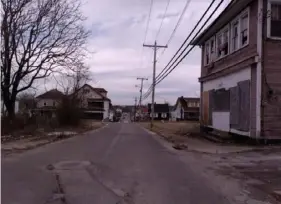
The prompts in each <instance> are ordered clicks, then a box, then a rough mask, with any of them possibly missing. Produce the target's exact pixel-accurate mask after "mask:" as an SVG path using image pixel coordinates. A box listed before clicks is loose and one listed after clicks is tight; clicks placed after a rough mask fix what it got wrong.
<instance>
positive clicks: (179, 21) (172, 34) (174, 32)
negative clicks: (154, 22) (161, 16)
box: [157, 0, 191, 60]
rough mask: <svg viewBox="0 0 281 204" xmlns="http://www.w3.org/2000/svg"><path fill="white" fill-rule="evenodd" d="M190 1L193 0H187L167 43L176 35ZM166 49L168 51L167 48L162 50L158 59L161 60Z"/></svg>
mask: <svg viewBox="0 0 281 204" xmlns="http://www.w3.org/2000/svg"><path fill="white" fill-rule="evenodd" d="M190 1H191V0H187V1H186V3H185V5H184V8H183V10H182V12H181V15H180V17H179V19H178V21H177V23H176V26H175V27H174V29H173V31H172V33H171V35H170V37H169V39H168V41H167V45H169V43H170V42H171V41H172V39H173V38H174V37H175V34H176V31H177V29H178V27H179V25H180V24H181V22H182V19H183V17H184V14H185V12H186V10H187V8H188V6H189V4H190ZM165 51H166V49H164V50H163V51H162V53H161V54H160V56H159V57H158V59H157V60H159V58H160V57H161V56H162V55H163V54H164V52H165Z"/></svg>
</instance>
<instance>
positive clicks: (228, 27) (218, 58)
mask: <svg viewBox="0 0 281 204" xmlns="http://www.w3.org/2000/svg"><path fill="white" fill-rule="evenodd" d="M230 28H231V27H230V24H229V23H228V24H227V25H226V26H224V28H223V29H221V30H220V31H219V32H218V33H217V34H216V39H217V40H216V61H217V60H220V59H222V58H224V57H226V56H228V55H229V54H230V53H231V52H230V43H231V42H230V31H231V30H230ZM226 31H228V52H227V54H224V55H223V56H220V57H218V48H219V46H218V42H219V41H218V37H219V36H221V37H222V44H224V43H225V42H224V33H225V32H226Z"/></svg>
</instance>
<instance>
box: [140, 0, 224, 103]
mask: <svg viewBox="0 0 281 204" xmlns="http://www.w3.org/2000/svg"><path fill="white" fill-rule="evenodd" d="M214 2H215V0H213V1H212V2H211V4H210V5H209V7H208V8H207V10H206V11H205V12H204V14H203V15H202V17H201V18H200V20H199V21H198V22H197V24H196V25H195V27H194V28H193V30H192V31H191V33H190V34H189V36H188V37H187V38H186V39H185V41H184V42H183V43H182V45H181V46H180V48H179V49H178V50H177V52H176V53H175V54H174V56H173V57H172V59H171V60H170V61H169V63H168V64H167V65H166V66H165V68H164V69H163V70H162V71H161V72H160V73H159V74H158V76H157V77H156V78H158V79H157V80H159V78H161V77H162V78H161V79H160V80H159V81H157V82H156V84H159V83H160V82H161V81H162V80H163V79H164V78H165V77H167V75H168V74H169V73H171V72H172V71H173V70H174V69H175V67H176V66H178V64H179V63H180V62H181V61H182V60H183V58H185V57H186V56H187V54H189V52H190V51H191V50H192V49H193V47H194V46H193V47H192V49H190V50H189V51H188V52H187V54H185V56H184V57H183V58H182V59H181V60H180V61H179V62H178V63H177V65H176V66H175V67H174V68H172V70H171V71H170V72H169V73H168V74H166V73H167V72H168V71H167V70H168V69H170V68H171V67H172V66H173V64H174V63H175V62H176V61H177V60H178V59H179V58H180V57H181V55H182V54H183V53H184V51H185V50H186V49H187V48H188V46H189V45H190V43H189V44H188V45H187V46H186V48H185V49H184V50H183V51H182V52H181V54H180V55H179V56H178V57H177V59H176V60H175V61H174V62H173V63H172V65H171V66H170V67H168V66H169V65H170V63H171V62H172V60H173V59H174V58H175V57H176V55H177V54H178V53H179V51H180V50H181V49H182V48H183V46H184V44H185V43H186V42H187V40H188V39H189V38H190V37H191V35H192V34H193V32H194V31H195V29H196V28H197V27H198V25H199V24H200V22H201V21H202V20H203V18H204V17H205V16H206V14H207V12H208V11H209V10H210V8H211V7H212V5H213V4H214ZM222 2H223V0H221V2H220V3H219V4H218V5H217V7H216V8H215V10H214V11H213V12H212V14H211V15H210V16H209V18H208V19H207V20H206V21H205V23H204V24H203V26H201V28H200V30H199V31H198V32H197V33H196V35H195V36H194V37H193V39H192V40H191V41H193V40H194V39H195V38H196V37H197V35H198V34H199V33H200V32H201V30H202V29H203V28H204V26H205V25H206V24H207V23H208V21H209V20H210V19H211V17H212V16H213V15H214V13H215V12H216V11H217V9H218V8H219V6H220V5H221V4H222ZM166 69H167V70H166ZM163 72H165V73H164V74H162V73H163ZM161 74H162V76H160V75H161ZM165 74H166V75H165ZM164 75H165V76H164ZM163 76H164V77H163ZM151 89H152V85H151V86H150V88H149V89H148V91H147V92H146V93H145V94H144V99H145V98H147V97H148V96H149V95H150V93H151Z"/></svg>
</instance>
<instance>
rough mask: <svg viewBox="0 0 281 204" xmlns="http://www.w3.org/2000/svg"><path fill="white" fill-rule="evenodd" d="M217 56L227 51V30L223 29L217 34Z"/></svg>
mask: <svg viewBox="0 0 281 204" xmlns="http://www.w3.org/2000/svg"><path fill="white" fill-rule="evenodd" d="M217 43H218V44H217V57H218V58H220V57H223V56H225V55H227V54H228V51H229V30H228V29H225V30H224V31H222V33H220V34H218V36H217Z"/></svg>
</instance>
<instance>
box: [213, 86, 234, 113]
mask: <svg viewBox="0 0 281 204" xmlns="http://www.w3.org/2000/svg"><path fill="white" fill-rule="evenodd" d="M229 93H230V92H229V90H225V89H218V90H215V91H214V92H213V94H212V102H213V110H214V111H216V112H224V111H229V108H230V104H229V103H230V102H229V100H230V94H229Z"/></svg>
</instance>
